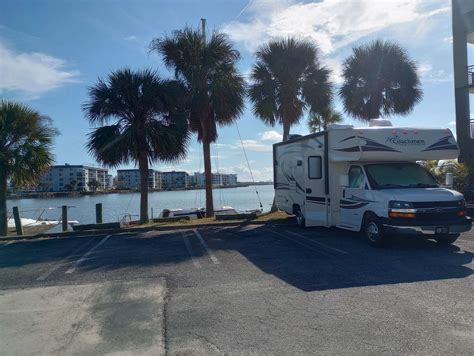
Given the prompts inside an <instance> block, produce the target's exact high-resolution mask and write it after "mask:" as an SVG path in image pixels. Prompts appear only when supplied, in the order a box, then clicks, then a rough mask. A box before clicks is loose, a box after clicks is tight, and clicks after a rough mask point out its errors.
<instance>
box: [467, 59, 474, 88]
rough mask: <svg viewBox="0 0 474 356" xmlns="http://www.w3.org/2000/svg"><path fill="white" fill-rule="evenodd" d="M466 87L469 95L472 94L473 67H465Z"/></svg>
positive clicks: (473, 83)
mask: <svg viewBox="0 0 474 356" xmlns="http://www.w3.org/2000/svg"><path fill="white" fill-rule="evenodd" d="M467 86H468V88H469V93H471V94H474V65H470V66H468V67H467Z"/></svg>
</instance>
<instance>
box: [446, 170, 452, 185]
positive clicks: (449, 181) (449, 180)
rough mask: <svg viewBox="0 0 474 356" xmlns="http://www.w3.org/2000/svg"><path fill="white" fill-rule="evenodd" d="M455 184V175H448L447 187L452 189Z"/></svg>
mask: <svg viewBox="0 0 474 356" xmlns="http://www.w3.org/2000/svg"><path fill="white" fill-rule="evenodd" d="M453 182H454V179H453V174H452V173H446V185H447V186H448V187H452V186H453Z"/></svg>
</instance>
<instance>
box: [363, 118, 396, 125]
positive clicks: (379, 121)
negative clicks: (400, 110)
mask: <svg viewBox="0 0 474 356" xmlns="http://www.w3.org/2000/svg"><path fill="white" fill-rule="evenodd" d="M390 126H393V125H392V122H391V121H390V120H387V119H370V121H369V127H390Z"/></svg>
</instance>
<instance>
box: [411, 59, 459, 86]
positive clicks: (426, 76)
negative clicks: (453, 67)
mask: <svg viewBox="0 0 474 356" xmlns="http://www.w3.org/2000/svg"><path fill="white" fill-rule="evenodd" d="M418 73H419V75H420V77H421V80H422V81H423V82H425V83H431V84H439V83H446V82H450V81H452V80H453V75H452V74H451V73H448V72H446V71H445V70H444V69H433V66H432V65H431V64H430V63H420V64H419V65H418Z"/></svg>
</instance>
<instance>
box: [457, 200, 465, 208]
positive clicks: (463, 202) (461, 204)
mask: <svg viewBox="0 0 474 356" xmlns="http://www.w3.org/2000/svg"><path fill="white" fill-rule="evenodd" d="M458 207H459V208H465V207H466V200H465V199H461V200H458Z"/></svg>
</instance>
